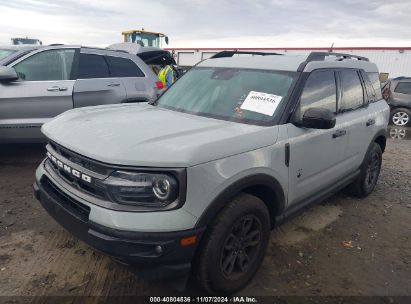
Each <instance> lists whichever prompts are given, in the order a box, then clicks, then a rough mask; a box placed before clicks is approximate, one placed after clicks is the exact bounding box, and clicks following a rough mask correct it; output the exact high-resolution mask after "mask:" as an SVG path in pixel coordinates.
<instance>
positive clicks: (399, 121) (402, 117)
mask: <svg viewBox="0 0 411 304" xmlns="http://www.w3.org/2000/svg"><path fill="white" fill-rule="evenodd" d="M383 97H384V99H385V100H386V101H387V102H388V104H389V105H390V108H391V118H390V122H391V123H392V124H394V125H396V126H402V127H404V126H411V77H397V78H393V79H390V80H388V82H387V83H386V84H385V85H384V87H383Z"/></svg>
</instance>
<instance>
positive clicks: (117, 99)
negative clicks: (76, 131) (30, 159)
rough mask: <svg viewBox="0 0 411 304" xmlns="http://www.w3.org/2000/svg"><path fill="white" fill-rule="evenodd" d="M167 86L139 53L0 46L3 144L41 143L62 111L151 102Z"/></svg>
mask: <svg viewBox="0 0 411 304" xmlns="http://www.w3.org/2000/svg"><path fill="white" fill-rule="evenodd" d="M162 89H163V85H162V84H161V82H159V81H158V78H157V76H156V74H155V73H154V72H153V71H152V69H151V68H150V67H149V66H148V65H147V64H146V63H145V62H144V61H143V60H142V59H141V58H140V57H138V56H136V54H130V53H127V52H126V51H120V50H109V49H99V48H88V47H80V46H68V45H55V46H26V47H21V48H18V47H4V48H1V47H0V142H33V141H42V140H44V136H42V134H41V132H40V127H41V125H42V124H43V123H45V122H46V121H48V120H50V119H51V118H53V117H54V116H57V115H58V114H61V113H62V112H64V111H67V110H70V109H73V108H80V107H85V106H95V105H103V104H116V103H132V102H150V101H153V100H155V99H156V98H157V97H158V95H159V94H160V93H161V91H162Z"/></svg>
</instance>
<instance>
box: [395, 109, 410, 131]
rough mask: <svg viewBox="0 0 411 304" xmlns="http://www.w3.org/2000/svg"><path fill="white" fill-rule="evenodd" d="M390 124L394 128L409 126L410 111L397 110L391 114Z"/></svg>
mask: <svg viewBox="0 0 411 304" xmlns="http://www.w3.org/2000/svg"><path fill="white" fill-rule="evenodd" d="M391 122H392V123H393V124H394V125H396V126H402V127H405V126H408V125H411V111H410V110H409V109H406V108H397V109H394V110H393V111H392V112H391Z"/></svg>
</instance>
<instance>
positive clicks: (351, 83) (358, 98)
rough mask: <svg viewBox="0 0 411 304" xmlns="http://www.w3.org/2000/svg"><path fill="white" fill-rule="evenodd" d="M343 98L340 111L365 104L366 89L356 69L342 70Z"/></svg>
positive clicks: (353, 108)
mask: <svg viewBox="0 0 411 304" xmlns="http://www.w3.org/2000/svg"><path fill="white" fill-rule="evenodd" d="M340 80H341V90H342V98H341V105H340V111H342V112H344V111H350V110H355V109H357V108H359V107H361V106H363V105H364V90H363V87H362V84H361V80H360V77H359V75H358V72H357V71H356V70H345V71H340Z"/></svg>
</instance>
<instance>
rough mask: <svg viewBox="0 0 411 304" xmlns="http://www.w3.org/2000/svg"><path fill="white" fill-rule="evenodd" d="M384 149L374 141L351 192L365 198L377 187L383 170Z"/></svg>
mask: <svg viewBox="0 0 411 304" xmlns="http://www.w3.org/2000/svg"><path fill="white" fill-rule="evenodd" d="M381 162H382V151H381V147H380V145H379V144H377V143H375V142H373V143H372V144H371V145H370V147H369V148H368V151H367V154H366V156H365V158H364V161H363V163H362V165H361V167H360V170H361V171H360V175H359V176H358V177H357V179H356V180H355V181H354V183H352V184H351V192H352V193H353V194H354V195H355V196H357V197H359V198H363V197H366V196H368V195H369V194H370V193H371V192H372V191H373V190H374V188H375V186H376V184H377V181H378V176H379V175H380V171H381Z"/></svg>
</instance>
